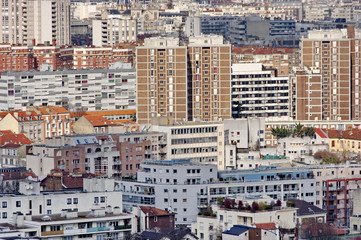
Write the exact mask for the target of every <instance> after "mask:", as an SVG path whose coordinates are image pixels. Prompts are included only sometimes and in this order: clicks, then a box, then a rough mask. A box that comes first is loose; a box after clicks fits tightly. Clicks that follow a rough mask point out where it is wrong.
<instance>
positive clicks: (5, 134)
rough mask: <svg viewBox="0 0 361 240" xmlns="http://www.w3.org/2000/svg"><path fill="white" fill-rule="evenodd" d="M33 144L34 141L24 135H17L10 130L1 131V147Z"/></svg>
mask: <svg viewBox="0 0 361 240" xmlns="http://www.w3.org/2000/svg"><path fill="white" fill-rule="evenodd" d="M31 143H32V141H31V140H30V139H29V138H27V137H26V136H25V135H24V134H15V133H13V132H12V131H10V130H3V131H0V146H2V147H18V146H21V145H25V144H31Z"/></svg>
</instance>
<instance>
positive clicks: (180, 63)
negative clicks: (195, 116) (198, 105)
mask: <svg viewBox="0 0 361 240" xmlns="http://www.w3.org/2000/svg"><path fill="white" fill-rule="evenodd" d="M136 56H137V63H136V65H137V67H136V69H137V99H138V103H137V120H138V123H140V124H150V123H151V119H152V118H154V117H158V116H170V117H173V119H174V120H175V121H184V120H186V119H187V47H186V46H180V45H179V39H177V38H148V39H145V41H144V46H142V47H138V48H137V50H136Z"/></svg>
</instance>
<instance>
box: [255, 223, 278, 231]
mask: <svg viewBox="0 0 361 240" xmlns="http://www.w3.org/2000/svg"><path fill="white" fill-rule="evenodd" d="M255 226H256V227H257V228H261V229H264V230H273V229H277V227H276V224H275V223H274V222H268V223H256V224H255Z"/></svg>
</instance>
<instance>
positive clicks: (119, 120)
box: [113, 119, 135, 125]
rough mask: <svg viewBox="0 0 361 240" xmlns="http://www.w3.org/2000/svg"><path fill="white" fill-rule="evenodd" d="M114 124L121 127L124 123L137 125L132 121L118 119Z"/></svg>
mask: <svg viewBox="0 0 361 240" xmlns="http://www.w3.org/2000/svg"><path fill="white" fill-rule="evenodd" d="M113 122H114V123H115V124H119V125H123V123H129V124H135V122H134V121H133V120H132V119H118V120H113Z"/></svg>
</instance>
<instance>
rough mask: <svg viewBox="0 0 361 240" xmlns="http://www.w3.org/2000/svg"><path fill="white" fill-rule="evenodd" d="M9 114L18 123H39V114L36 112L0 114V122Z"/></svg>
mask: <svg viewBox="0 0 361 240" xmlns="http://www.w3.org/2000/svg"><path fill="white" fill-rule="evenodd" d="M8 114H11V115H12V116H13V117H14V118H15V119H16V120H17V121H18V122H27V121H40V120H41V119H40V114H38V113H37V112H36V111H33V110H31V111H11V112H1V113H0V120H1V119H2V118H4V117H5V116H6V115H8ZM16 116H17V117H16Z"/></svg>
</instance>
